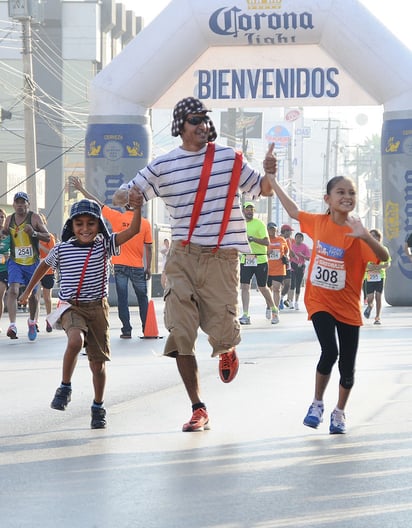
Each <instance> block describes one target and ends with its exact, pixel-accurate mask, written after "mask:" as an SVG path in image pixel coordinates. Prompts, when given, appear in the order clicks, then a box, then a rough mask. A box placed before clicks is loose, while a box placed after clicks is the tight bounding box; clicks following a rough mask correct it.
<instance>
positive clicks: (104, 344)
mask: <svg viewBox="0 0 412 528" xmlns="http://www.w3.org/2000/svg"><path fill="white" fill-rule="evenodd" d="M61 323H62V327H63V329H64V331H65V332H66V334H67V332H68V331H69V330H70V328H80V329H81V330H83V332H84V334H85V342H84V347H85V349H86V352H87V357H88V359H89V361H110V336H109V303H108V301H107V298H104V299H100V300H98V301H91V302H81V303H79V304H78V305H77V304H73V305H72V306H71V308H69V309H68V310H66V311H65V312H64V313H63V314H62V315H61Z"/></svg>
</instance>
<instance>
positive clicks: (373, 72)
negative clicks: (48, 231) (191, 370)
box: [86, 0, 412, 305]
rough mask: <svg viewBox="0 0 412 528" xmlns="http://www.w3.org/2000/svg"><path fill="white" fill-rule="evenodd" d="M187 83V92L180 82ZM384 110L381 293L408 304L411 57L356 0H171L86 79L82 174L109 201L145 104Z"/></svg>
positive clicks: (139, 141) (143, 126) (132, 149)
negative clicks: (192, 101)
mask: <svg viewBox="0 0 412 528" xmlns="http://www.w3.org/2000/svg"><path fill="white" fill-rule="evenodd" d="M188 86H189V87H191V88H190V89H188ZM187 95H194V96H195V97H198V98H200V99H202V100H204V101H205V102H206V105H207V106H209V107H212V108H219V107H221V108H227V107H234V106H236V107H249V108H250V107H253V106H256V107H265V106H272V107H273V106H281V107H284V106H314V105H319V106H320V105H324V106H333V105H350V106H355V105H384V110H385V112H384V123H383V129H382V160H383V163H382V166H383V205H384V225H385V233H384V235H385V244H386V245H388V246H389V248H390V251H391V255H392V266H391V268H390V269H389V271H388V278H387V283H386V289H385V297H386V300H387V301H388V302H389V303H390V304H392V305H412V263H411V262H410V260H409V258H408V257H407V256H406V255H405V253H404V250H403V245H404V240H405V237H406V235H407V234H408V233H410V232H412V53H411V52H410V51H409V50H408V49H407V48H406V47H405V46H404V45H402V43H401V42H399V41H398V40H397V39H396V38H395V37H394V36H393V34H391V33H390V32H389V31H388V30H387V29H386V28H385V26H383V25H382V24H381V23H380V22H379V21H378V20H377V19H376V18H374V17H373V16H372V15H371V13H370V12H369V11H367V10H366V9H365V8H364V7H363V6H362V4H360V3H359V2H358V1H357V0H345V1H344V2H342V0H317V1H314V0H233V1H231V2H222V1H221V0H208V1H207V2H200V1H193V0H172V1H171V2H170V4H169V5H168V6H167V8H166V9H165V10H164V11H163V12H162V13H160V15H159V16H158V17H157V18H156V19H155V20H154V21H153V22H152V23H151V24H150V25H149V26H148V27H147V28H145V29H144V30H143V31H142V32H141V33H139V34H138V35H137V36H136V38H135V39H134V40H133V41H132V42H131V43H130V44H129V45H128V46H127V47H126V48H125V49H124V50H123V51H122V53H121V54H120V55H118V56H117V57H116V58H115V59H114V60H113V61H112V62H111V63H110V64H109V65H108V66H107V67H106V68H104V70H103V71H102V72H100V73H99V74H98V75H97V76H96V78H95V79H94V82H93V84H92V92H91V100H92V104H91V112H90V118H89V125H88V130H87V135H86V178H87V184H88V186H89V187H90V188H91V189H93V190H94V192H97V194H98V195H100V196H102V195H103V194H104V195H105V196H106V200H107V202H108V203H109V202H110V201H111V196H112V194H113V192H114V190H116V189H117V188H118V187H119V185H120V184H121V183H123V182H124V181H127V180H129V179H130V178H131V177H132V176H133V175H134V174H135V172H136V170H138V169H139V168H140V167H142V166H144V165H145V164H146V163H147V162H148V161H149V160H150V158H151V130H150V127H149V123H148V115H149V109H150V108H156V107H158V108H162V107H163V108H172V107H173V106H174V104H175V103H176V102H177V101H178V100H179V99H181V98H182V97H185V96H187Z"/></svg>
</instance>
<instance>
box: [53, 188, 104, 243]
mask: <svg viewBox="0 0 412 528" xmlns="http://www.w3.org/2000/svg"><path fill="white" fill-rule="evenodd" d="M84 214H87V215H90V216H94V217H95V218H98V219H99V232H100V233H101V234H102V235H103V236H104V237H105V238H110V233H109V230H108V229H107V226H106V224H105V222H104V220H103V217H102V210H101V208H100V205H99V204H98V203H97V202H95V201H94V200H88V199H86V198H85V199H83V200H80V201H79V202H76V203H74V204H73V205H72V207H71V209H70V216H69V218H68V220H67V221H66V223H65V224H64V226H63V231H62V241H63V242H67V240H69V239H70V238H72V237H73V236H74V233H73V225H72V220H73V218H75V217H76V216H80V215H84Z"/></svg>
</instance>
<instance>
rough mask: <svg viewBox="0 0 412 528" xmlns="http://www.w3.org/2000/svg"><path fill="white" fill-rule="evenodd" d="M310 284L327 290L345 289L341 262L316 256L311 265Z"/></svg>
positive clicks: (344, 275) (344, 274)
mask: <svg viewBox="0 0 412 528" xmlns="http://www.w3.org/2000/svg"><path fill="white" fill-rule="evenodd" d="M310 280H311V283H312V284H313V285H314V286H319V288H325V289H327V290H342V289H343V288H344V287H345V280H346V270H345V264H344V262H343V261H341V260H335V259H331V258H328V257H323V256H321V255H317V256H316V258H315V261H314V263H313V268H312V274H311V277H310Z"/></svg>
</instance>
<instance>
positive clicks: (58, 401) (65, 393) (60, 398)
mask: <svg viewBox="0 0 412 528" xmlns="http://www.w3.org/2000/svg"><path fill="white" fill-rule="evenodd" d="M71 399H72V390H71V389H70V388H69V387H59V388H58V389H57V390H56V394H55V395H54V398H53V401H52V402H51V404H50V407H51V408H52V409H56V410H57V411H65V410H66V407H67V406H68V404H69V402H70V401H71Z"/></svg>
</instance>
